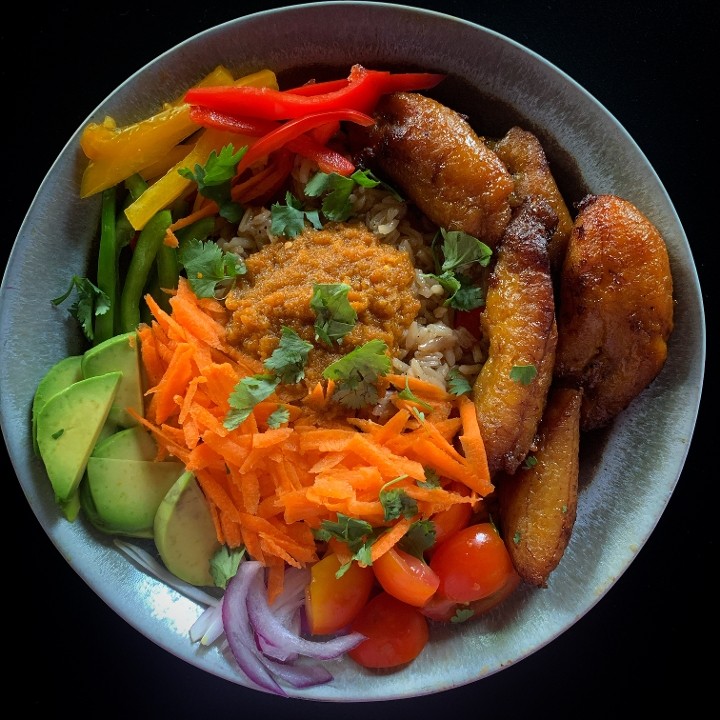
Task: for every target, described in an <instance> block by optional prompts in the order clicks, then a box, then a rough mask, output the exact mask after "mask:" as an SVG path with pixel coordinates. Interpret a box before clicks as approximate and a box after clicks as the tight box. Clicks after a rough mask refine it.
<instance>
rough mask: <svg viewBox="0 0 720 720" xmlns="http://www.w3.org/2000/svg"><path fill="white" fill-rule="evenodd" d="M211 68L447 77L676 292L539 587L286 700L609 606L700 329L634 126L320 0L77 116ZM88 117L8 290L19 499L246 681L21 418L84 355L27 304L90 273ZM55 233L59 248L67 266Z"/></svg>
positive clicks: (499, 652) (547, 81) (398, 687)
mask: <svg viewBox="0 0 720 720" xmlns="http://www.w3.org/2000/svg"><path fill="white" fill-rule="evenodd" d="M328 26H332V28H333V36H332V39H331V40H328V37H327V33H326V32H325V28H327V27H328ZM298 58H302V59H303V62H302V67H301V68H300V67H298ZM220 63H222V64H225V65H226V66H228V67H230V68H231V69H232V70H233V71H234V72H235V73H237V74H240V73H242V72H243V71H250V70H255V69H259V68H261V67H269V68H272V69H273V70H275V71H276V72H277V73H278V74H279V76H280V77H281V78H288V82H290V81H291V79H292V78H297V77H299V76H303V75H306V74H307V73H313V74H315V75H317V76H322V75H329V76H338V73H339V74H340V75H344V74H346V72H347V70H348V68H349V66H350V65H351V64H353V63H361V64H364V65H367V66H368V67H378V68H392V69H426V70H432V71H435V72H443V73H447V74H448V82H447V83H444V84H443V86H442V88H439V89H438V92H437V97H438V98H440V99H442V100H443V101H444V102H446V103H447V104H448V105H450V106H451V107H453V108H454V109H456V110H459V111H461V112H463V113H465V114H467V115H468V117H469V118H470V119H471V121H472V122H473V124H474V125H475V127H476V128H477V129H478V130H479V131H480V132H482V133H484V134H486V135H488V136H497V135H500V134H502V133H503V132H504V131H505V130H506V129H507V128H509V127H510V126H511V125H512V124H520V125H522V126H524V127H525V128H526V129H529V130H531V131H533V132H535V133H536V134H537V136H538V137H539V138H540V140H541V141H542V143H543V145H544V147H545V149H546V152H547V153H548V156H549V158H550V162H551V165H552V167H553V170H554V172H555V175H556V179H557V180H558V182H559V184H560V186H561V189H562V190H563V192H564V194H565V197H566V200H567V201H568V203H571V202H575V201H577V200H578V199H579V198H580V197H581V196H582V194H583V193H584V192H586V191H590V192H604V193H614V194H617V195H619V196H621V197H624V198H626V199H628V200H630V201H632V202H633V203H634V204H635V205H636V206H637V207H639V208H641V209H642V211H643V212H644V213H645V214H646V215H647V216H648V217H650V218H651V219H652V221H653V222H654V223H655V225H656V226H657V227H658V229H659V230H660V231H661V233H662V235H663V237H664V238H665V240H666V243H667V246H668V251H669V255H670V260H671V267H672V271H673V278H674V281H675V282H674V284H675V298H676V316H675V330H674V332H673V335H672V337H671V340H670V346H669V353H668V360H667V363H666V365H665V367H664V368H663V370H662V372H661V374H660V375H659V376H658V378H657V379H656V380H655V382H654V383H653V384H652V385H651V386H650V387H649V388H648V389H647V390H646V391H645V392H643V393H642V395H641V396H639V397H638V398H636V400H635V401H634V402H633V403H632V406H631V407H630V408H628V410H627V411H625V412H624V413H623V414H622V415H621V416H619V417H618V418H617V419H616V421H615V422H614V423H613V424H612V426H611V427H610V428H608V429H607V430H606V431H603V432H601V433H598V434H595V435H594V436H593V437H592V438H590V439H588V441H587V442H586V443H584V445H583V449H582V457H581V460H582V463H581V474H580V495H579V502H578V512H577V521H576V523H575V527H574V529H573V534H572V538H571V541H570V544H569V546H568V549H567V551H566V553H565V555H564V557H563V559H562V562H561V563H560V565H559V566H558V568H557V569H556V570H555V571H554V572H553V574H552V576H551V580H550V582H549V586H548V587H547V588H546V589H543V590H534V589H530V588H523V589H522V590H520V591H518V592H517V593H516V594H515V595H513V596H512V597H511V598H510V599H509V600H508V601H506V602H505V603H504V604H503V605H502V606H501V607H499V608H497V610H495V611H493V612H492V613H491V614H489V615H487V616H485V617H483V618H480V619H478V620H477V621H474V622H472V623H465V624H463V625H459V626H454V625H453V626H442V627H441V626H438V627H434V628H433V633H432V639H431V643H430V645H429V646H428V647H427V648H426V649H425V650H424V652H423V653H422V655H421V656H420V657H419V658H417V660H415V661H414V662H413V663H412V664H411V665H409V666H408V667H405V668H402V669H400V670H396V671H393V672H376V671H375V672H374V671H370V670H364V669H362V668H360V667H358V666H357V665H355V664H353V663H351V662H350V661H343V662H340V663H336V664H333V666H332V672H333V675H334V680H333V682H332V683H330V684H327V685H322V686H318V687H315V688H311V689H306V690H293V691H291V694H293V695H295V696H297V697H303V698H309V699H316V700H328V701H338V702H340V701H343V702H347V701H363V702H364V701H373V700H387V699H391V698H407V697H414V696H418V695H425V694H429V693H437V692H441V691H444V690H447V689H450V688H454V687H459V686H462V685H466V684H468V683H471V682H474V681H477V680H481V679H482V678H484V677H487V676H489V675H492V674H494V673H497V672H499V671H501V670H502V669H503V668H505V667H507V666H508V665H511V664H513V663H517V662H518V661H520V660H522V659H523V658H526V657H527V656H529V655H530V654H532V653H534V652H535V651H537V650H538V649H540V648H542V647H543V646H545V645H546V644H547V643H549V642H551V641H552V640H554V639H555V638H556V637H558V636H559V635H560V634H562V633H563V632H564V631H565V630H567V629H568V628H570V627H571V626H572V625H573V624H574V623H575V622H577V621H578V620H579V619H580V618H582V617H583V616H584V615H585V614H586V613H587V612H588V611H590V610H591V609H592V608H593V606H594V605H595V604H596V603H597V602H598V601H600V600H601V599H602V598H603V596H604V595H605V594H606V593H607V591H608V590H609V589H610V588H611V587H612V586H613V584H614V583H615V582H616V581H617V579H618V578H619V577H620V576H621V575H622V573H623V572H624V571H625V570H626V569H627V567H628V566H629V565H630V563H631V562H632V561H633V559H634V558H635V556H636V554H637V552H638V551H639V549H640V548H642V546H643V545H644V543H645V542H646V540H647V539H648V537H649V536H650V534H651V532H652V531H653V529H654V527H655V525H656V523H657V521H658V519H659V517H660V516H661V514H662V512H663V510H664V509H665V506H666V504H667V502H668V500H669V498H670V496H671V494H672V492H673V489H674V487H675V484H676V482H677V480H678V477H679V475H680V472H681V470H682V467H683V463H684V460H685V456H686V453H687V448H688V438H689V437H690V436H691V435H692V432H693V427H694V422H695V417H696V414H697V409H698V404H699V395H700V388H701V385H702V374H703V359H704V323H703V315H702V303H701V300H700V291H699V287H698V283H697V278H696V273H695V268H694V264H693V260H692V257H691V253H690V250H689V246H688V242H687V239H686V237H685V234H684V231H683V229H682V227H681V224H680V222H679V220H678V217H677V214H676V212H675V210H674V208H673V205H672V202H671V201H670V199H669V198H668V196H667V194H666V192H665V190H664V188H663V186H662V184H661V183H660V181H659V180H658V178H657V176H656V174H655V172H654V171H653V169H652V167H651V166H650V165H649V163H648V162H647V159H646V158H645V157H644V155H643V154H642V152H641V151H640V149H639V148H638V147H637V146H636V144H635V143H634V141H633V140H632V138H631V137H630V136H629V135H628V133H627V132H626V131H625V130H624V129H623V128H622V127H621V126H620V125H619V124H618V123H617V121H616V120H615V119H614V118H613V117H612V116H611V115H610V114H609V113H608V112H607V111H606V110H605V109H604V108H603V107H602V106H601V105H600V104H599V103H598V102H597V101H596V100H594V98H592V97H591V96H590V95H589V94H588V93H587V92H585V91H584V90H583V89H582V88H581V87H579V86H578V85H577V84H576V83H575V82H574V81H573V80H572V79H570V78H569V77H567V76H566V75H565V74H564V73H562V72H561V71H559V70H558V69H557V68H555V67H553V66H552V65H551V64H549V63H548V62H546V61H544V60H543V59H542V58H540V57H538V56H537V55H536V54H534V53H532V52H531V51H529V50H527V49H526V48H524V47H522V46H521V45H519V44H517V43H515V42H513V41H511V40H509V39H507V38H506V37H503V36H501V35H498V34H497V33H494V32H492V31H489V30H487V29H484V28H482V27H479V26H477V25H474V24H471V23H468V22H464V21H461V20H458V19H456V18H452V17H450V16H447V15H442V14H438V13H433V12H428V11H422V10H418V9H414V8H409V7H402V6H390V5H384V4H373V3H352V4H346V3H316V4H311V5H305V6H296V7H290V8H285V9H281V10H271V11H266V12H262V13H259V14H256V15H251V16H247V17H244V18H240V19H238V20H234V21H231V22H228V23H225V24H223V25H220V26H218V27H215V28H212V29H210V30H207V31H205V32H202V33H200V34H199V35H196V36H194V37H192V38H190V39H189V40H187V41H185V42H183V43H181V44H179V45H177V46H176V47H174V48H172V49H171V50H169V51H168V52H166V53H164V54H163V55H161V56H160V57H158V58H157V59H156V60H154V61H153V62H151V63H149V64H148V65H146V66H145V67H143V68H142V69H141V70H140V71H138V72H137V73H135V74H134V75H133V76H132V77H131V78H129V79H128V80H127V81H126V82H125V83H123V84H122V85H121V86H119V87H118V88H117V90H115V91H114V92H113V93H111V94H110V95H109V96H108V97H107V98H106V99H105V100H104V101H103V102H102V103H100V105H98V107H97V108H95V110H94V111H93V112H92V113H91V115H90V116H89V117H88V118H87V121H91V120H92V121H97V120H101V119H102V118H103V117H104V116H105V115H111V116H113V117H114V118H116V120H117V121H118V123H120V124H124V123H127V122H132V121H134V120H137V119H139V118H142V117H145V116H147V115H148V114H150V112H151V111H152V110H154V109H155V108H157V107H158V104H159V103H161V102H162V101H164V100H168V99H173V98H175V97H177V96H178V95H180V94H181V93H182V92H183V91H184V90H185V89H186V88H187V87H188V86H189V85H190V84H192V83H193V82H194V81H196V80H197V79H198V78H199V77H201V76H202V75H203V74H204V73H205V72H207V71H209V70H210V69H211V68H212V67H214V66H216V65H217V64H220ZM85 124H86V123H85V122H84V123H82V125H81V126H80V127H79V128H78V130H77V132H76V133H75V134H74V135H73V137H72V138H70V140H69V142H68V144H67V146H66V147H65V148H64V149H63V151H62V153H61V154H60V155H59V157H58V158H57V161H56V162H55V163H54V165H53V166H52V168H51V170H50V172H49V173H48V175H47V176H46V178H45V180H44V181H43V183H42V186H41V187H40V190H39V192H38V194H37V196H36V197H35V200H34V201H33V203H32V206H31V207H30V209H29V212H28V215H27V217H26V219H25V221H24V223H23V225H22V227H21V228H20V232H19V234H18V237H17V240H16V243H15V245H14V248H13V251H12V254H11V257H10V260H9V263H8V269H7V271H6V275H5V278H4V280H3V286H2V297H1V304H0V337H3V339H4V343H5V345H4V347H3V364H4V367H5V371H4V372H3V374H2V376H0V398H1V400H0V403H1V404H0V413H1V415H0V417H1V419H2V428H3V434H4V436H5V439H6V442H7V445H8V449H9V453H10V457H11V459H12V462H13V465H14V468H15V471H16V473H17V476H18V479H19V481H20V483H21V485H22V488H23V491H24V492H25V495H26V496H27V499H28V502H29V503H30V505H31V507H32V509H33V511H34V512H35V514H36V515H37V517H38V519H39V521H40V523H41V524H42V526H43V528H44V529H45V531H46V532H47V534H48V535H49V537H50V538H51V540H52V542H53V543H54V544H55V545H56V547H57V548H58V550H59V551H60V552H61V553H62V554H63V555H64V556H65V557H66V558H67V560H68V562H69V563H70V565H71V566H72V567H73V569H74V570H75V571H76V572H77V573H78V575H79V576H80V577H82V578H83V579H84V580H85V582H87V584H88V585H89V586H90V587H91V588H92V589H93V590H94V591H95V592H96V593H97V594H98V595H99V596H100V597H101V598H102V599H103V600H104V601H105V602H106V603H107V604H108V605H109V606H110V607H111V608H112V609H113V610H114V611H115V612H116V613H117V614H118V615H119V616H121V617H122V618H124V619H125V620H126V621H127V622H128V623H130V625H132V626H133V627H134V628H135V629H137V630H138V631H139V632H140V633H142V634H143V635H145V636H146V637H148V638H149V639H150V640H152V641H153V642H155V643H157V644H158V645H159V646H161V647H163V648H165V649H166V650H167V651H168V652H170V653H172V654H174V655H176V656H177V657H179V658H181V659H183V660H185V661H187V662H188V663H190V664H192V665H194V666H196V667H198V668H200V669H201V670H203V671H206V672H208V673H211V674H213V675H216V676H218V677H221V678H224V679H226V680H228V681H230V682H232V683H237V684H239V685H247V684H248V683H247V680H246V679H245V678H244V677H243V676H242V674H241V673H240V672H239V671H238V669H237V667H236V666H235V665H234V664H233V663H232V661H231V660H229V659H228V657H227V656H226V655H224V654H222V653H221V652H220V651H219V650H217V649H216V648H211V649H209V650H202V651H200V650H199V649H198V646H197V645H196V644H193V643H192V642H191V641H190V639H189V635H188V630H189V628H190V626H191V625H192V623H193V622H194V620H195V619H196V618H197V617H198V615H199V614H200V612H201V607H200V606H199V605H197V604H196V603H195V602H193V601H192V600H190V599H187V598H185V597H184V596H182V595H181V594H179V593H177V592H176V591H175V590H173V589H171V588H169V587H168V586H166V585H164V584H163V583H161V582H159V581H157V580H155V579H154V578H152V577H150V576H148V575H147V574H146V573H145V572H143V571H142V570H141V569H140V568H138V567H137V566H135V565H134V564H133V563H132V562H131V561H129V560H128V558H127V557H126V556H125V555H123V554H121V553H120V552H118V550H117V549H116V548H115V546H114V545H113V544H112V542H111V540H110V539H109V538H107V537H104V536H101V535H99V534H98V533H96V532H94V531H93V530H92V529H91V528H90V526H89V525H88V524H86V523H85V522H82V521H78V522H75V523H68V522H67V521H65V520H63V519H62V517H61V515H60V513H59V511H58V507H57V505H56V504H55V502H54V499H53V495H52V491H51V488H50V486H49V483H48V482H47V476H46V474H45V470H44V468H43V466H42V463H41V461H40V460H39V459H38V458H37V457H36V456H35V455H34V452H33V447H32V439H31V435H30V424H29V408H30V405H31V403H32V397H33V394H34V391H35V388H36V387H37V384H38V382H39V380H40V378H41V377H42V376H43V374H44V373H45V372H46V371H47V369H48V368H49V367H50V366H51V365H53V364H54V363H55V362H56V361H58V360H60V359H61V358H62V357H64V356H67V355H70V354H76V353H78V352H80V351H81V350H82V349H83V347H84V340H83V338H82V336H81V335H80V333H79V332H78V330H77V328H76V326H75V323H74V321H72V319H71V318H69V316H68V315H67V313H66V312H64V311H63V310H55V311H53V310H51V309H50V308H48V311H46V312H38V311H37V308H38V307H48V305H49V300H50V298H51V297H55V296H56V295H58V294H59V292H58V293H55V292H54V291H55V289H56V288H59V289H60V290H61V291H62V290H63V289H64V287H65V286H66V283H67V279H68V278H69V277H70V276H72V275H73V274H78V273H80V272H82V271H84V270H85V269H86V268H88V267H90V266H91V259H92V258H93V257H94V253H96V251H97V248H96V247H95V246H94V242H93V238H94V235H95V228H96V226H97V221H98V217H99V212H100V205H99V198H97V197H95V198H90V199H88V200H80V199H79V196H78V188H79V182H80V177H81V174H82V170H83V168H84V163H85V158H84V156H83V154H82V152H81V150H80V148H79V145H78V139H79V135H80V131H81V129H82V127H84V125H85ZM50 218H52V222H50ZM58 233H60V234H61V235H62V237H63V241H64V242H63V248H64V250H63V253H62V254H60V255H58V253H57V250H56V248H57V244H56V243H57V236H58ZM38 267H42V268H52V270H51V271H49V272H48V274H47V276H46V277H45V278H44V281H43V282H42V283H38V282H37V268H38ZM49 288H52V290H49ZM49 293H51V294H49ZM19 298H22V302H19ZM13 328H23V332H22V333H19V332H11V330H12V329H13ZM37 338H43V342H42V343H37V341H36V339H37ZM649 427H652V428H653V430H654V432H653V433H648V432H647V428H649ZM658 458H660V459H661V460H662V461H661V462H658ZM628 476H631V477H632V478H633V483H632V485H630V484H628V483H627V482H626V478H627V477H628Z"/></svg>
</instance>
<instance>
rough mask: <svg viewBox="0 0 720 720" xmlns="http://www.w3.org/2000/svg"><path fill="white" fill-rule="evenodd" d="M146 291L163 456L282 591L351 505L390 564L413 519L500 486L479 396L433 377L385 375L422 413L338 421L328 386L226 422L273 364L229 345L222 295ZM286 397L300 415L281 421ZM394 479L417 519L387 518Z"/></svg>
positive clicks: (402, 408) (150, 412) (153, 397)
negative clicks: (242, 392)
mask: <svg viewBox="0 0 720 720" xmlns="http://www.w3.org/2000/svg"><path fill="white" fill-rule="evenodd" d="M270 174H271V173H268V174H267V177H269V176H270ZM259 182H260V181H258V183H259ZM146 300H147V303H148V308H149V309H150V311H151V313H152V316H153V319H152V321H151V322H150V323H148V324H146V325H142V326H141V327H140V329H139V332H138V337H139V340H140V350H141V360H142V363H143V366H144V371H145V373H146V376H147V378H148V381H149V384H150V387H149V389H148V390H147V392H146V395H147V397H148V403H147V408H146V412H145V416H144V417H142V418H141V417H139V416H137V419H138V421H139V422H140V423H141V424H142V425H143V426H144V427H146V428H148V429H149V430H150V431H151V432H152V433H153V436H154V438H155V439H156V442H157V445H158V458H159V459H160V458H166V457H168V456H172V457H175V458H177V459H179V460H180V461H181V462H183V463H184V464H185V465H186V467H187V468H188V469H189V470H191V471H192V472H193V473H195V475H196V478H197V481H198V484H199V486H200V488H201V489H202V491H203V493H204V494H205V497H206V499H207V501H208V507H209V508H210V511H211V516H212V518H213V523H214V527H215V532H216V535H217V538H218V540H219V541H220V542H221V543H223V544H226V545H228V546H229V547H237V546H240V545H244V546H245V548H246V550H247V552H248V554H249V555H250V556H251V557H252V558H254V559H256V560H258V561H259V562H261V563H263V564H264V565H265V566H266V567H267V579H268V586H269V596H272V597H276V596H277V594H278V593H279V592H280V591H281V589H282V578H281V572H280V571H281V570H284V568H285V567H286V566H294V567H305V566H307V565H309V564H311V563H313V562H315V561H316V560H317V559H318V544H317V542H316V540H315V535H314V532H313V531H315V530H317V529H318V528H320V527H321V526H322V524H323V522H324V521H331V522H337V520H338V514H340V513H342V514H345V515H348V516H350V517H354V518H357V519H359V520H364V521H366V522H368V523H370V525H371V526H372V527H374V528H375V529H376V530H378V531H380V535H379V536H378V538H377V539H376V540H375V542H374V543H373V545H372V547H371V557H372V559H377V558H378V557H380V556H381V555H382V554H384V553H386V552H387V551H388V550H389V549H390V548H392V547H393V546H394V545H395V544H397V543H398V542H399V541H400V540H401V539H402V537H403V536H404V535H405V534H406V533H407V531H408V530H409V528H410V527H411V525H412V523H413V522H414V520H416V519H420V518H429V517H430V516H431V515H433V514H434V513H436V512H440V511H442V510H446V509H448V508H450V507H452V506H453V505H456V504H459V503H471V504H472V505H473V507H475V506H476V504H477V503H478V502H479V501H480V499H481V498H482V497H484V496H485V495H486V494H488V493H489V492H491V491H492V484H491V482H490V477H489V473H488V472H487V458H486V457H485V450H484V445H483V442H482V436H481V435H480V429H479V425H478V422H477V417H476V415H475V410H474V406H473V404H472V401H471V400H469V399H468V398H464V397H459V398H456V397H455V396H451V395H449V394H448V393H446V392H445V391H444V390H443V389H442V388H439V387H437V386H436V385H433V384H431V383H427V382H424V381H421V380H417V379H412V378H411V379H409V380H408V379H406V378H405V377H404V376H400V375H389V376H387V378H386V379H387V382H388V384H389V386H391V387H394V388H395V394H396V395H397V394H398V393H400V392H402V390H404V389H405V388H406V387H407V388H408V389H409V390H410V391H411V392H412V393H413V394H414V395H415V396H416V397H417V398H418V399H419V400H420V401H422V402H423V403H427V404H428V406H429V407H431V409H430V410H428V409H427V408H425V409H424V410H423V414H422V415H419V414H417V413H415V412H414V411H413V410H412V408H411V407H410V405H409V404H405V403H404V402H401V403H399V404H397V407H398V409H397V410H395V412H394V413H393V414H391V415H390V416H389V418H388V419H387V420H385V421H380V420H377V419H376V420H369V419H365V418H354V417H350V418H348V419H347V422H345V423H344V424H343V423H341V422H338V421H337V419H335V420H333V421H332V424H329V423H327V424H326V422H327V421H326V420H325V418H326V415H327V412H326V410H327V407H328V403H330V402H332V397H333V391H334V389H335V386H334V383H332V382H328V383H318V384H317V385H315V386H314V387H312V388H311V389H310V391H309V393H308V394H307V395H305V397H303V398H300V399H298V400H295V401H290V402H286V401H285V400H282V402H281V400H280V399H279V397H276V396H275V395H271V396H269V397H268V398H266V399H264V400H262V401H261V402H259V403H257V405H256V406H255V407H254V408H253V409H252V411H250V412H249V414H248V415H247V417H246V418H245V419H244V420H243V421H242V422H241V423H240V425H239V426H237V427H234V426H232V425H229V424H226V418H227V417H228V412H229V410H230V409H231V405H230V398H231V396H232V394H233V392H234V390H235V387H236V386H237V384H238V382H240V381H241V380H242V379H243V378H244V377H248V376H250V375H254V374H257V373H260V372H263V365H262V363H261V362H260V361H259V360H256V359H254V358H251V357H248V356H247V355H244V354H243V353H242V352H241V351H239V350H237V349H235V348H233V347H232V346H231V345H230V344H229V343H228V340H227V337H226V331H225V325H226V323H227V319H228V313H227V311H226V310H225V308H224V307H223V305H222V303H219V302H218V301H217V300H215V299H213V298H204V299H198V298H197V297H196V296H195V295H194V293H193V292H192V290H191V289H190V286H189V283H187V281H186V280H185V279H184V278H181V279H180V282H179V284H178V287H177V289H176V291H175V292H174V294H173V295H172V296H171V297H170V299H169V303H170V312H167V311H165V310H163V309H162V308H161V307H160V306H159V305H158V304H157V303H156V302H155V301H153V299H152V298H151V297H150V296H148V297H147V298H146ZM280 404H282V406H283V407H284V408H286V409H287V411H288V412H287V416H285V418H284V422H283V423H282V424H281V425H280V426H279V427H270V426H269V425H268V420H269V418H270V416H271V415H272V413H273V412H275V410H277V409H278V407H279V406H280ZM428 469H432V470H434V471H435V472H436V473H438V474H439V475H440V476H441V477H443V478H447V480H444V481H443V486H442V487H432V488H431V487H426V486H424V484H423V481H425V479H426V474H427V470H428ZM450 481H453V482H457V483H460V485H459V486H455V485H452V484H451V482H450ZM388 483H393V486H395V487H398V488H402V489H404V490H405V492H406V493H407V495H408V496H409V497H411V498H412V499H413V500H414V501H415V503H416V504H417V508H418V511H417V512H418V514H417V517H416V518H413V519H408V518H404V517H402V518H398V519H393V520H388V519H387V518H386V517H385V507H384V505H383V501H382V491H383V488H384V487H385V486H386V485H387V484H388ZM457 487H460V488H464V489H465V491H464V492H458V491H457ZM451 488H452V489H451ZM331 547H333V548H335V551H338V557H340V559H341V562H349V561H350V560H351V559H352V554H351V553H350V551H349V549H348V548H347V546H345V545H343V544H342V543H339V542H338V541H336V542H334V543H332V545H331ZM339 550H341V551H339Z"/></svg>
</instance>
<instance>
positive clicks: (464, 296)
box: [425, 228, 492, 310]
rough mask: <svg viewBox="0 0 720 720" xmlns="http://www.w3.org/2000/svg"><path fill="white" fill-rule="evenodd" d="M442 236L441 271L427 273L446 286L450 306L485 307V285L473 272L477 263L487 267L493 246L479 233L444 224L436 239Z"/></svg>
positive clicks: (465, 308) (465, 307) (427, 275)
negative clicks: (475, 279) (451, 228)
mask: <svg viewBox="0 0 720 720" xmlns="http://www.w3.org/2000/svg"><path fill="white" fill-rule="evenodd" d="M438 237H442V239H443V243H442V250H441V251H442V257H443V259H442V262H440V261H439V260H438V261H437V264H438V265H439V267H438V268H437V272H435V273H425V276H426V277H430V278H433V279H434V280H435V281H436V282H438V283H439V284H440V285H441V286H442V288H443V289H444V290H445V293H446V294H447V299H446V300H445V303H444V304H445V305H446V306H448V307H452V308H455V309H457V310H473V309H474V308H477V307H481V306H482V305H484V303H485V298H484V296H483V291H482V288H481V287H480V286H478V285H476V284H475V281H474V280H473V278H472V276H471V275H470V274H469V272H470V268H471V266H473V265H480V266H481V267H487V266H488V265H489V263H490V259H491V257H492V249H491V248H490V247H489V246H488V245H486V244H485V243H484V242H482V241H481V240H478V239H477V238H476V237H473V236H472V235H469V234H468V233H465V232H462V231H460V230H446V229H445V228H441V229H440V232H439V233H438V236H436V239H435V240H437V238H438ZM435 240H433V245H434V244H435Z"/></svg>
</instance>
